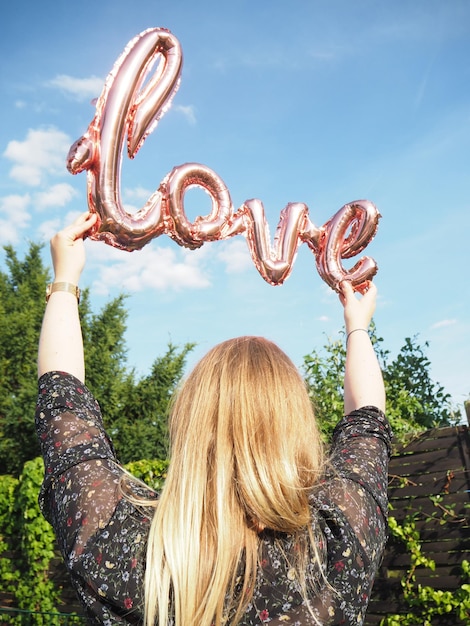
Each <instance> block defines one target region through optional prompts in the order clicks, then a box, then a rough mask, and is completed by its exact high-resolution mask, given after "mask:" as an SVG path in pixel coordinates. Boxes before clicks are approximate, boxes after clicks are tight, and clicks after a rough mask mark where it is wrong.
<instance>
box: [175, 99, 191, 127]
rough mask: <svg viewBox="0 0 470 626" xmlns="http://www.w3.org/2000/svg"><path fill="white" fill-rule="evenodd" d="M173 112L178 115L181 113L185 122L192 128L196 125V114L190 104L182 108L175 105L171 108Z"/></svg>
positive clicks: (179, 105)
mask: <svg viewBox="0 0 470 626" xmlns="http://www.w3.org/2000/svg"><path fill="white" fill-rule="evenodd" d="M173 110H174V111H177V112H178V113H182V114H183V115H184V117H185V118H186V120H187V121H188V122H189V123H190V124H191V126H193V125H194V124H195V123H196V113H195V110H194V107H193V106H192V105H191V104H188V105H187V106H183V105H181V104H177V105H174V106H173Z"/></svg>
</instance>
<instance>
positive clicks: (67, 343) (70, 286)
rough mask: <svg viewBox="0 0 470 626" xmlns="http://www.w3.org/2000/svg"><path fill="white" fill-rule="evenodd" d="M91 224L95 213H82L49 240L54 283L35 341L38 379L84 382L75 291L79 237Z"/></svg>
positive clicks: (80, 262)
mask: <svg viewBox="0 0 470 626" xmlns="http://www.w3.org/2000/svg"><path fill="white" fill-rule="evenodd" d="M95 221H96V215H95V214H90V213H89V212H86V213H82V215H80V217H78V218H77V219H76V220H75V221H74V222H73V223H72V224H70V226H67V227H66V228H64V229H63V230H61V231H60V232H59V233H57V234H56V235H54V237H53V238H52V239H51V256H52V263H53V267H54V282H53V283H52V286H51V288H50V291H49V294H48V302H47V306H46V311H45V313H44V319H43V322H42V329H41V336H40V339H39V350H38V376H39V377H41V376H42V375H43V374H45V373H46V372H50V371H54V370H58V371H62V372H68V373H69V374H73V375H74V376H76V378H78V379H79V380H81V381H82V382H84V381H85V361H84V355H83V341H82V330H81V327H80V318H79V315H78V291H77V288H78V284H79V280H80V275H81V273H82V270H83V267H84V265H85V247H84V244H83V237H84V235H85V234H86V233H87V232H88V231H89V230H90V228H91V227H92V226H93V224H94V223H95Z"/></svg>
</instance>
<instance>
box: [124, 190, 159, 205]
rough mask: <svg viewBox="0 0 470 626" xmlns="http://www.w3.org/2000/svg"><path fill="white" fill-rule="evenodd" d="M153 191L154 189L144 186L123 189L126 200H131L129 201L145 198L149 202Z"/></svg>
mask: <svg viewBox="0 0 470 626" xmlns="http://www.w3.org/2000/svg"><path fill="white" fill-rule="evenodd" d="M152 193H153V191H149V190H148V189H144V187H134V188H133V189H131V188H129V187H126V188H125V189H123V191H122V195H123V198H124V200H129V201H135V200H143V201H144V202H147V200H148V199H149V198H150V196H151V195H152Z"/></svg>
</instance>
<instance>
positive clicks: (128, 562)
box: [36, 372, 156, 624]
mask: <svg viewBox="0 0 470 626" xmlns="http://www.w3.org/2000/svg"><path fill="white" fill-rule="evenodd" d="M36 429H37V433H38V436H39V440H40V444H41V450H42V455H43V458H44V465H45V475H44V482H43V485H42V488H41V492H40V496H39V502H40V506H41V509H42V511H43V514H44V515H45V517H46V518H47V519H48V520H49V521H50V523H51V524H52V526H53V528H54V530H55V533H56V536H57V540H58V544H59V547H60V550H61V552H62V555H63V557H64V560H65V563H66V565H67V567H68V569H69V570H70V572H71V575H72V582H73V583H74V585H75V587H76V589H77V591H78V593H79V595H80V597H81V599H82V602H83V603H84V605H85V606H86V608H87V610H88V612H89V613H90V614H91V615H93V616H94V617H96V618H97V619H98V618H99V619H98V622H97V623H103V620H104V619H105V618H106V619H108V621H109V623H110V624H114V623H134V620H133V619H129V617H126V621H123V622H121V621H120V620H121V617H120V615H121V614H122V615H124V614H126V615H127V614H129V612H130V611H132V609H133V608H135V605H136V603H137V602H138V601H139V599H141V596H142V591H143V582H142V581H143V571H144V559H145V543H146V537H147V533H148V527H149V517H148V515H146V513H145V511H144V510H140V509H138V508H136V507H135V506H134V505H133V504H132V503H131V502H130V501H129V499H127V498H123V497H122V489H121V486H120V483H121V479H122V476H123V474H124V471H123V469H122V468H121V467H120V466H119V464H118V463H117V459H116V455H115V452H114V449H113V445H112V443H111V441H110V439H109V437H108V436H107V434H106V432H105V430H104V428H103V423H102V417H101V412H100V409H99V406H98V403H97V402H96V401H95V399H94V397H93V395H92V394H91V392H90V391H89V390H88V389H87V387H86V386H85V385H83V384H82V383H81V382H80V381H79V380H78V379H76V378H75V377H73V376H71V375H69V374H64V373H61V372H48V373H47V374H44V376H42V377H41V379H40V380H39V397H38V404H37V408H36ZM130 484H132V483H130ZM132 489H133V490H135V491H136V493H138V495H141V496H144V497H146V498H155V497H156V494H155V493H153V492H152V491H151V490H150V489H145V488H144V487H138V486H136V485H135V486H133V487H132ZM148 513H150V512H149V511H148ZM118 563H119V567H118ZM136 619H137V618H136ZM135 623H138V621H136V622H135Z"/></svg>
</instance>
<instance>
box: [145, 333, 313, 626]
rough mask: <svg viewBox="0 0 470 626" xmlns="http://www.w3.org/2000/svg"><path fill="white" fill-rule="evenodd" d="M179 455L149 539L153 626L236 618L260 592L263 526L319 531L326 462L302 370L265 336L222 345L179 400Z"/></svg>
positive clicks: (173, 447)
mask: <svg viewBox="0 0 470 626" xmlns="http://www.w3.org/2000/svg"><path fill="white" fill-rule="evenodd" d="M170 451H171V456H170V459H171V460H170V466H169V469H168V474H167V478H166V481H165V486H164V489H163V491H162V494H161V497H160V498H159V500H158V502H157V503H156V505H155V514H154V517H153V520H152V524H151V529H150V534H149V541H148V548H147V563H146V578H145V599H146V600H145V605H146V606H145V624H146V626H153V624H155V622H156V620H158V623H159V624H160V625H161V626H166V624H167V623H168V621H169V619H170V618H172V619H173V621H174V624H175V626H187V625H188V624H191V625H192V626H211V625H212V624H214V625H215V626H220V625H221V624H226V623H227V622H228V621H229V620H230V623H236V622H237V621H238V620H239V619H240V617H241V614H242V612H243V609H244V607H245V606H246V603H247V602H248V601H249V600H250V597H251V594H252V591H253V585H254V582H255V578H256V571H257V556H258V543H259V541H258V531H259V530H260V529H262V528H265V527H266V528H269V529H273V530H275V531H280V532H284V533H296V532H298V531H299V530H300V529H304V528H305V527H307V526H309V521H310V512H309V506H308V493H309V489H310V488H311V487H312V486H313V485H314V484H315V482H316V481H317V480H318V477H319V474H320V473H321V470H322V466H323V452H322V444H321V438H320V434H319V430H318V428H317V424H316V421H315V418H314V415H313V410H312V406H311V402H310V400H309V397H308V394H307V391H306V388H305V383H304V381H303V379H302V377H301V376H300V374H299V372H298V370H297V368H296V367H295V365H294V364H293V363H292V361H291V360H290V359H289V358H288V357H287V356H286V354H285V353H284V352H283V351H282V350H281V349H280V348H278V347H277V346H276V345H275V344H273V343H272V342H270V341H268V340H266V339H264V338H260V337H239V338H236V339H231V340H228V341H225V342H223V343H221V344H219V345H217V346H215V347H214V348H213V349H212V350H210V352H208V354H206V356H205V357H203V358H202V360H201V361H200V362H199V363H198V364H197V365H196V367H195V368H194V370H193V371H192V373H191V374H190V375H189V376H188V378H187V379H186V380H185V382H184V383H183V385H182V387H181V388H180V390H179V392H178V394H177V395H176V398H175V400H174V403H173V406H172V411H171V415H170ZM314 553H315V554H316V550H315V549H314ZM240 563H242V564H243V570H242V572H241V574H240ZM237 577H238V580H237Z"/></svg>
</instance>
